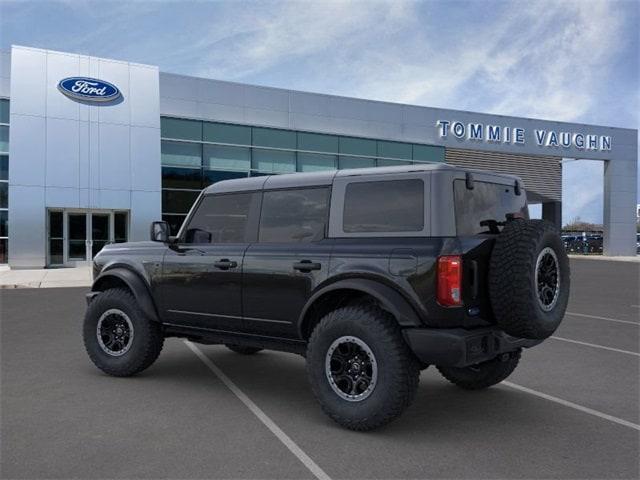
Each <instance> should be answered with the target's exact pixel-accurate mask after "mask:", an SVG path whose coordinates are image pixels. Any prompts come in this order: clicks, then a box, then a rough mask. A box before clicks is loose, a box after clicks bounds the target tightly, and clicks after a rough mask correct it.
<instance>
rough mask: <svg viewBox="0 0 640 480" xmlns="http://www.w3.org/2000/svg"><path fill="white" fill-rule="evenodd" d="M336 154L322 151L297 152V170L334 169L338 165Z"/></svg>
mask: <svg viewBox="0 0 640 480" xmlns="http://www.w3.org/2000/svg"><path fill="white" fill-rule="evenodd" d="M337 163H338V157H337V156H336V155H325V154H323V153H304V152H300V153H298V171H299V172H317V171H320V170H335V169H336V168H337V167H338V165H337Z"/></svg>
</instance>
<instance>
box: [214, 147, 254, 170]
mask: <svg viewBox="0 0 640 480" xmlns="http://www.w3.org/2000/svg"><path fill="white" fill-rule="evenodd" d="M203 158H204V162H203V166H204V167H205V168H217V169H220V170H244V171H245V172H246V171H247V170H249V168H250V167H251V150H250V149H249V148H248V147H229V146H226V145H205V146H204V147H203Z"/></svg>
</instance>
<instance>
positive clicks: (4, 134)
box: [0, 125, 9, 153]
mask: <svg viewBox="0 0 640 480" xmlns="http://www.w3.org/2000/svg"><path fill="white" fill-rule="evenodd" d="M0 153H9V127H8V126H7V125H0Z"/></svg>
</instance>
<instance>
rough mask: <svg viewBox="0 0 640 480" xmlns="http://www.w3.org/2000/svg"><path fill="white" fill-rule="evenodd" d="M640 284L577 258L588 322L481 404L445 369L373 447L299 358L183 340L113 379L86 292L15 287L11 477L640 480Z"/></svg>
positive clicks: (430, 377) (7, 306)
mask: <svg viewBox="0 0 640 480" xmlns="http://www.w3.org/2000/svg"><path fill="white" fill-rule="evenodd" d="M639 277H640V263H626V262H610V261H597V260H588V259H573V260H572V281H573V285H572V287H573V288H572V295H571V302H570V305H569V309H568V311H569V312H570V313H569V314H568V315H567V316H566V318H565V320H564V322H563V324H562V326H561V327H560V329H559V330H558V331H557V332H556V335H555V336H554V338H552V339H549V340H548V341H546V342H545V343H543V344H542V345H540V346H539V347H537V348H535V349H531V350H528V351H525V352H524V354H523V360H522V362H521V364H520V366H519V367H518V369H517V370H516V372H515V373H514V374H513V375H512V376H511V377H510V378H509V380H508V382H507V383H506V384H501V385H498V386H496V387H493V388H490V389H488V390H485V391H482V392H466V391H463V390H460V389H458V388H456V387H454V386H452V385H450V384H448V383H447V382H446V381H445V380H444V379H443V378H441V377H440V376H439V375H438V373H437V371H436V370H435V369H434V368H429V369H427V370H426V371H424V372H423V374H422V378H421V384H420V388H419V392H418V395H417V398H416V401H415V403H414V404H413V405H412V406H411V407H410V408H409V409H408V410H407V411H406V412H405V414H404V415H403V416H402V417H401V418H400V419H399V420H398V421H396V422H394V423H392V424H391V425H389V426H387V427H385V428H383V429H381V430H378V431H375V432H370V433H365V434H362V433H355V432H350V431H346V430H343V429H341V428H339V427H338V426H337V425H335V424H334V423H333V422H331V420H329V419H328V418H327V417H326V416H325V415H324V414H323V413H322V412H321V411H320V408H319V407H318V406H317V404H316V403H315V400H314V399H313V397H312V394H311V390H310V388H309V387H308V385H307V381H306V376H305V369H304V360H303V359H302V358H301V357H299V356H295V355H291V354H285V353H277V352H260V353H259V354H257V355H255V356H246V357H245V356H241V355H237V354H235V353H232V352H230V351H228V350H227V349H226V348H224V347H222V346H197V348H198V349H199V350H197V351H196V352H194V351H193V350H192V349H191V348H190V347H189V345H187V344H185V343H184V342H183V341H182V340H179V339H170V340H168V341H167V342H166V343H165V348H164V350H163V352H162V354H161V356H160V358H159V360H158V361H157V362H156V363H155V364H154V365H153V366H152V367H151V368H149V369H148V370H146V371H145V372H143V373H142V374H141V375H138V376H136V377H133V378H126V379H118V378H111V377H108V376H106V375H104V374H102V373H101V372H99V371H98V370H97V369H96V368H95V367H94V366H93V365H92V364H91V363H90V361H89V360H88V358H87V356H86V355H85V353H84V349H83V346H82V340H81V336H80V333H81V329H80V325H81V319H82V315H83V312H84V295H83V293H84V291H85V290H86V289H82V288H68V289H67V288H65V289H62V288H56V289H18V290H0V316H1V323H0V328H1V330H0V337H1V357H0V360H1V363H0V365H1V371H0V373H1V379H0V380H1V383H0V386H1V402H2V403H1V407H2V408H1V411H0V414H1V417H0V427H1V437H2V450H1V454H2V455H1V457H0V459H1V472H0V473H1V477H2V478H129V479H133V478H184V479H186V478H189V479H190V478H233V479H257V478H261V479H262V478H292V479H293V478H296V479H297V478H315V477H322V478H327V477H328V478H332V479H337V478H348V479H356V478H425V477H428V478H558V479H560V478H562V479H564V478H635V479H637V478H638V477H639V476H640V472H639V460H638V459H639V458H640V411H639V410H640V407H639V400H640V390H639V388H640V386H639V379H640V353H639V351H640V350H639V345H640V341H639V333H640V332H639V331H640V322H639V316H640V307H639V305H640V300H639V298H638V292H639V284H638V279H639ZM198 352H202V353H203V354H204V355H205V356H206V357H205V360H206V361H207V362H206V363H205V362H203V361H202V358H200V357H199V356H198V355H197V353H198ZM211 368H213V370H212V369H211ZM216 372H217V374H216ZM229 386H231V387H232V388H231V389H230V388H229ZM238 395H240V397H239V396H238ZM242 400H244V401H245V402H248V403H249V406H250V407H251V408H249V407H248V406H247V404H246V403H244V402H243V401H242ZM269 422H272V423H269ZM268 426H271V429H270V428H268ZM274 431H275V432H276V433H277V435H276V434H274ZM296 453H297V455H296ZM316 467H317V468H316ZM323 475H325V477H323Z"/></svg>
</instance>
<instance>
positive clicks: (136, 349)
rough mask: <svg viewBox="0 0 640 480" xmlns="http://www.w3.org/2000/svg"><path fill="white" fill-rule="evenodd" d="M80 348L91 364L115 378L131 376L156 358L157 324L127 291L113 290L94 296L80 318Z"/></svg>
mask: <svg viewBox="0 0 640 480" xmlns="http://www.w3.org/2000/svg"><path fill="white" fill-rule="evenodd" d="M83 338H84V346H85V349H86V350H87V354H88V355H89V358H90V359H91V361H92V362H93V363H94V364H95V366H96V367H98V368H99V369H100V370H102V371H103V372H105V373H108V374H109V375H113V376H116V377H127V376H130V375H135V374H136V373H139V372H141V371H142V370H144V369H146V368H148V367H149V366H151V364H152V363H153V362H155V360H156V359H157V358H158V355H160V351H161V350H162V346H163V344H164V336H163V334H162V329H161V327H160V325H159V324H158V323H156V322H154V321H152V320H150V319H149V318H147V317H146V316H145V314H144V313H143V312H142V310H141V309H140V307H139V306H138V304H137V302H136V299H135V297H134V296H133V295H132V294H131V292H129V291H128V290H124V289H121V288H113V289H109V290H106V291H104V292H102V293H100V294H99V295H98V296H96V297H95V298H94V299H93V300H92V301H91V303H90V304H89V307H88V308H87V313H86V314H85V318H84V325H83Z"/></svg>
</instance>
